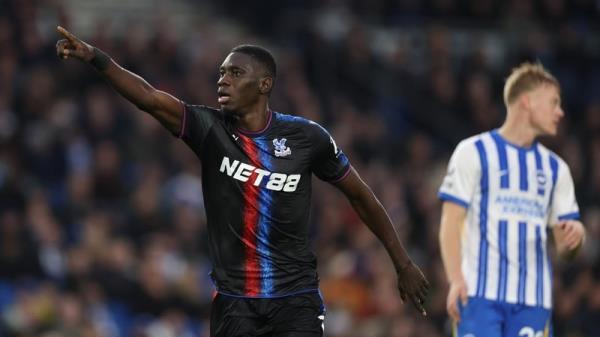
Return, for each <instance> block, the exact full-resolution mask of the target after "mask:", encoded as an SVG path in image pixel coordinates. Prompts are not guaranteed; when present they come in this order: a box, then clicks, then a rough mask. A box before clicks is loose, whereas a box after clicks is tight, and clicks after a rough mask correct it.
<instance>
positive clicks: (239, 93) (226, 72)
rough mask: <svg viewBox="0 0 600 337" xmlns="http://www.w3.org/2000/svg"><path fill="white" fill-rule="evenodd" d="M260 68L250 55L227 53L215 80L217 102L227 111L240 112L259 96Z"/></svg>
mask: <svg viewBox="0 0 600 337" xmlns="http://www.w3.org/2000/svg"><path fill="white" fill-rule="evenodd" d="M261 70H262V68H261V67H260V65H259V64H258V63H257V62H255V61H254V60H253V59H252V57H250V56H248V55H246V54H242V53H231V54H229V55H227V57H226V58H225V61H223V64H221V67H220V68H219V81H218V82H217V86H218V90H217V95H218V96H219V99H218V101H219V104H220V105H221V109H222V110H224V111H228V112H236V113H242V112H244V111H246V110H247V109H248V108H249V107H251V106H252V105H254V104H256V102H257V101H258V98H259V97H260V90H259V83H260V79H261V76H262V75H263V73H262V71H261Z"/></svg>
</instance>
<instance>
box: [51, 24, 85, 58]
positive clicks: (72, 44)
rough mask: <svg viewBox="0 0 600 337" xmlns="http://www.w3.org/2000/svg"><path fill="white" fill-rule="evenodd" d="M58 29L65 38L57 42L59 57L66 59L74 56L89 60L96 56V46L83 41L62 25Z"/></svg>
mask: <svg viewBox="0 0 600 337" xmlns="http://www.w3.org/2000/svg"><path fill="white" fill-rule="evenodd" d="M56 30H57V31H58V32H59V33H60V34H61V35H62V36H63V37H64V39H61V40H58V42H56V54H57V55H58V57H60V58H62V59H65V60H66V59H68V58H70V57H73V58H76V59H80V60H82V61H85V62H89V61H91V60H92V59H93V58H94V47H92V46H90V45H89V44H87V43H85V42H83V41H81V40H80V39H78V38H77V37H75V35H73V34H71V33H70V32H69V31H67V30H66V29H64V28H63V27H61V26H58V27H56Z"/></svg>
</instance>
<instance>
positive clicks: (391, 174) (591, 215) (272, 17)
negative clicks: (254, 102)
mask: <svg viewBox="0 0 600 337" xmlns="http://www.w3.org/2000/svg"><path fill="white" fill-rule="evenodd" d="M599 14H600V1H597V0H596V1H594V0H572V1H567V0H540V1H532V0H510V1H499V0H429V1H418V0H396V1H392V0H369V1H358V0H356V1H342V0H327V1H316V0H312V1H308V0H307V1H301V0H286V1H282V0H280V1H274V0H264V1H241V0H240V1H236V0H221V1H218V2H216V1H215V2H214V3H204V2H201V1H197V2H195V1H185V0H174V1H168V2H167V1H158V0H147V1H144V0H127V1H124V0H121V1H117V0H106V1H92V0H70V1H67V0H65V1H60V0H37V1H36V0H20V1H16V0H15V1H0V336H23V337H24V336H46V337H50V336H85V337H123V336H136V337H141V336H147V337H171V336H173V337H175V336H178V337H188V336H189V337H192V336H207V325H208V324H207V313H208V308H209V303H210V299H211V291H212V286H211V285H210V281H209V280H208V277H207V273H208V270H209V264H208V261H207V258H206V250H207V249H206V248H207V246H206V227H205V219H204V214H203V206H202V195H201V192H200V191H201V183H200V180H199V164H198V161H197V159H196V158H195V157H194V155H193V154H192V152H191V151H189V150H188V149H187V148H186V147H185V146H184V145H183V143H180V142H178V141H176V140H175V139H174V138H173V137H171V136H170V135H169V134H168V133H167V132H166V131H165V130H163V129H162V128H161V127H160V126H159V124H158V123H157V122H155V121H153V120H152V118H150V117H149V116H147V115H145V114H144V113H142V112H139V111H137V110H136V109H135V108H134V107H133V105H131V104H129V103H127V102H126V101H125V100H124V99H122V98H120V97H118V96H117V95H116V94H115V93H114V92H113V91H112V90H111V89H110V88H109V87H108V86H107V85H106V84H105V83H103V81H102V80H101V79H100V78H99V77H98V76H97V74H95V73H94V71H93V70H92V69H91V68H89V67H87V66H85V65H83V64H79V63H78V62H75V61H68V62H62V61H60V60H59V59H58V58H57V57H56V56H55V50H54V44H55V42H56V40H57V39H58V35H57V34H56V32H55V27H56V25H57V24H61V25H63V26H65V27H66V28H67V29H70V30H71V31H72V32H73V33H74V34H76V35H79V36H80V37H82V38H83V39H85V40H87V41H89V42H91V43H93V44H95V45H97V46H98V47H101V48H103V49H104V50H106V51H107V52H108V53H110V54H111V55H112V56H113V57H114V58H115V59H116V60H117V61H118V62H119V63H120V64H122V65H124V66H125V67H127V68H128V69H130V70H132V71H134V72H136V73H138V74H140V75H142V76H143V77H145V78H146V79H148V81H149V82H150V83H152V84H153V85H155V86H156V87H158V88H161V89H163V90H166V91H168V92H171V93H173V94H175V95H176V96H178V97H180V98H182V99H184V100H185V101H187V102H191V103H204V104H208V105H216V95H215V91H216V85H215V82H216V79H217V69H218V65H220V63H221V61H222V59H223V58H224V56H225V55H226V53H227V51H228V50H229V49H230V48H231V47H233V46H235V45H237V44H239V43H242V42H251V43H259V44H263V45H265V46H267V47H269V48H271V49H272V50H273V52H274V53H275V55H276V58H277V60H278V66H279V72H278V73H279V74H280V76H279V77H278V79H277V81H276V86H275V92H274V95H273V99H272V104H271V106H272V107H273V108H274V109H275V110H278V111H283V112H288V113H293V114H298V115H302V116H305V117H308V118H311V119H314V120H316V121H318V122H320V123H322V124H323V125H325V126H326V127H327V128H329V130H330V131H331V132H332V133H333V135H334V137H335V138H336V140H337V143H338V145H339V146H340V147H341V148H343V149H344V151H345V152H346V153H347V154H348V155H349V157H350V159H351V161H352V162H353V164H354V165H355V166H356V167H358V169H359V171H360V172H361V173H362V175H363V176H364V178H365V179H366V180H367V182H368V183H369V184H370V185H371V186H372V188H373V189H374V190H375V192H376V194H377V195H378V196H379V197H380V198H381V201H382V202H383V204H384V205H385V206H386V207H387V209H388V211H389V213H390V215H391V217H392V218H393V220H394V222H395V224H396V225H397V228H398V230H399V231H400V233H401V235H402V239H403V242H404V243H406V244H407V247H408V249H409V251H410V253H411V255H412V256H413V257H414V258H415V260H416V261H417V262H418V263H419V265H421V266H422V267H423V269H424V271H425V273H426V275H427V276H428V277H429V279H430V281H431V283H432V285H433V286H432V291H431V296H430V299H429V302H428V303H427V308H428V312H429V316H428V317H427V318H422V317H420V316H419V315H418V314H417V313H416V311H415V310H414V309H412V308H411V307H410V306H409V305H402V304H401V303H400V301H399V296H398V295H397V291H396V289H395V288H394V286H395V278H394V273H393V268H392V266H391V263H390V261H389V258H388V257H387V255H386V253H385V251H384V250H383V249H382V247H381V245H380V244H379V243H378V241H377V240H376V239H374V237H373V236H372V235H371V234H370V233H369V232H368V230H367V229H366V227H365V226H363V225H361V224H360V222H359V220H358V219H357V217H356V216H355V215H354V214H353V212H352V210H351V208H350V206H349V205H348V203H347V202H346V201H345V199H344V198H343V196H342V195H341V194H340V193H338V192H337V191H336V190H335V189H333V188H330V187H327V186H326V185H324V184H323V183H320V182H317V183H316V184H317V186H316V188H315V193H314V209H313V212H312V223H313V225H314V226H313V228H314V238H315V240H314V243H315V244H314V250H315V251H316V252H317V255H318V257H319V261H320V264H319V271H320V275H321V278H322V290H323V293H324V295H325V299H326V304H327V308H328V315H327V320H326V325H325V326H326V336H330V337H371V336H372V337H384V336H385V337H387V336H393V337H400V336H448V335H449V331H450V326H449V324H448V322H447V320H446V315H445V298H446V290H447V286H446V281H445V277H444V273H443V268H442V264H441V261H440V254H439V250H438V241H437V231H438V226H439V212H440V203H439V202H438V200H437V199H436V189H437V187H438V185H439V183H440V180H441V177H442V175H443V173H444V170H445V165H446V162H447V160H448V158H449V155H450V153H451V151H452V149H453V147H454V145H455V144H456V143H457V142H458V141H459V140H460V139H461V138H464V137H467V136H469V135H471V134H474V133H477V132H480V131H483V130H487V129H490V128H494V127H497V126H498V125H499V123H500V122H501V121H502V118H503V115H504V108H503V105H502V99H501V91H502V85H503V78H504V77H505V76H506V74H507V73H508V72H509V70H510V69H511V68H512V67H513V66H515V65H517V64H518V63H519V62H521V61H523V60H533V61H535V60H540V61H542V62H543V63H544V65H546V66H547V67H548V68H549V69H550V70H551V71H552V72H553V73H554V74H555V75H556V76H557V77H558V79H559V81H560V82H561V83H562V88H563V102H564V109H565V111H566V118H565V120H564V121H563V124H562V128H561V131H560V135H559V136H558V137H556V138H555V139H552V140H545V144H547V145H548V146H550V147H551V148H552V149H554V150H555V151H556V152H557V153H559V154H560V155H561V156H563V157H564V158H565V159H566V161H567V162H568V163H569V165H570V166H571V169H572V173H573V176H574V179H575V183H576V188H577V194H578V199H579V202H580V206H581V208H582V214H583V221H584V223H585V224H586V225H587V228H588V242H587V245H586V247H585V250H584V251H583V254H582V256H581V257H580V258H579V259H577V260H576V261H575V262H574V263H573V264H564V263H558V264H555V268H554V272H555V279H554V294H555V301H554V302H555V314H554V325H555V335H556V336H570V337H574V336H600V323H599V322H598V318H599V317H600V265H599V263H598V259H599V255H600V246H599V245H598V239H600V207H599V201H600V63H599V62H598V60H599V59H600V30H599V23H600V20H599V19H600V15H599Z"/></svg>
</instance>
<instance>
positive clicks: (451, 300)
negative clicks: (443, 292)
mask: <svg viewBox="0 0 600 337" xmlns="http://www.w3.org/2000/svg"><path fill="white" fill-rule="evenodd" d="M459 300H460V301H461V303H462V305H463V306H465V305H467V283H466V282H465V280H464V279H463V278H461V279H459V280H456V281H453V282H451V283H450V290H449V291H448V298H447V299H446V311H447V312H448V315H449V316H450V317H451V318H452V320H453V321H455V322H459V321H460V313H459V311H458V301H459Z"/></svg>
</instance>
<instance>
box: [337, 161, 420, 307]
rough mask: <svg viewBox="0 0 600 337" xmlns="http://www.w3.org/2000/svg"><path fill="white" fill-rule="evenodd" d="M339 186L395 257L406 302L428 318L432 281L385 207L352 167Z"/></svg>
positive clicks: (402, 295) (400, 286)
mask: <svg viewBox="0 0 600 337" xmlns="http://www.w3.org/2000/svg"><path fill="white" fill-rule="evenodd" d="M336 186H337V187H338V188H339V189H340V190H341V191H342V192H343V193H344V194H345V195H346V197H347V198H348V200H349V201H350V203H351V204H352V207H353V208H354V210H356V212H357V213H358V215H359V216H360V218H361V219H362V220H363V221H364V223H365V224H366V225H367V226H368V227H369V229H371V231H372V232H373V233H374V234H375V235H376V236H377V238H379V240H380V241H381V242H382V243H383V245H384V246H385V248H386V250H387V252H388V254H389V255H390V257H391V258H392V261H393V263H394V266H395V267H396V273H397V275H398V289H399V291H400V297H401V298H402V300H403V301H405V302H406V301H411V302H412V304H413V305H414V306H415V307H416V308H417V309H418V310H419V311H420V312H421V313H422V314H423V315H426V314H427V313H426V311H425V308H424V307H423V304H424V303H425V298H426V297H427V293H428V291H429V282H427V279H426V278H425V276H424V275H423V273H422V272H421V270H420V269H419V267H417V266H416V265H415V264H414V263H413V262H412V260H411V259H410V257H409V256H408V254H407V253H406V250H405V249H404V247H403V246H402V243H401V242H400V238H399V237H398V233H397V232H396V230H395V229H394V226H393V224H392V222H391V220H390V218H389V216H388V215H387V213H386V211H385V209H384V208H383V205H381V203H380V202H379V200H377V197H375V194H373V191H371V189H370V188H369V186H367V184H366V183H365V182H364V181H363V180H362V179H361V178H360V176H359V175H358V173H357V172H356V171H355V170H354V168H351V172H350V174H349V175H348V176H347V177H346V178H344V179H343V180H341V181H340V182H338V183H336Z"/></svg>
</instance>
